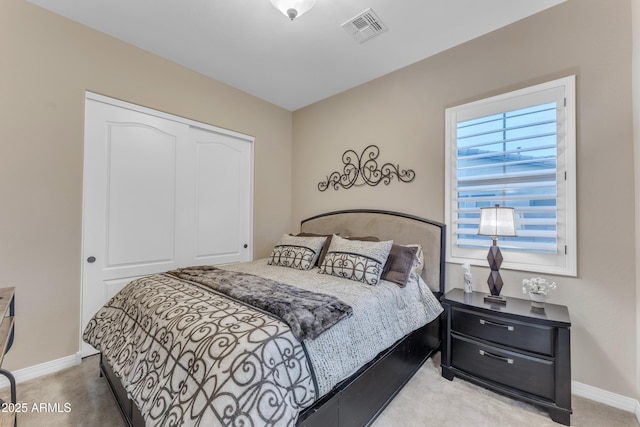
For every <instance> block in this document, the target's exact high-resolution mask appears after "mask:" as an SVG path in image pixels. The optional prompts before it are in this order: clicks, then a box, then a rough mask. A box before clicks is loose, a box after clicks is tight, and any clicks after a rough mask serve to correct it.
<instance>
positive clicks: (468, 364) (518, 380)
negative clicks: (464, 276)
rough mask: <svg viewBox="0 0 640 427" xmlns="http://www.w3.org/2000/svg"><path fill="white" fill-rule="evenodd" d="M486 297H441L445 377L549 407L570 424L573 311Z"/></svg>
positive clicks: (475, 294)
mask: <svg viewBox="0 0 640 427" xmlns="http://www.w3.org/2000/svg"><path fill="white" fill-rule="evenodd" d="M485 295H486V294H485V293H481V292H473V293H471V294H465V293H464V292H463V291H462V289H453V290H451V291H450V292H448V293H447V294H445V295H444V296H443V297H442V298H441V302H442V306H443V307H444V313H443V316H442V322H443V337H442V347H441V348H442V363H441V367H442V376H443V377H445V378H446V379H448V380H453V378H454V377H458V378H462V379H464V380H467V381H470V382H473V383H475V384H478V385H480V386H482V387H485V388H487V389H490V390H493V391H495V392H499V393H502V394H505V395H507V396H510V397H512V398H515V399H519V400H522V401H525V402H528V403H531V404H534V405H537V406H541V407H544V408H546V409H547V410H548V411H549V415H550V416H551V419H553V420H554V421H555V422H558V423H561V424H565V425H570V421H571V348H570V328H571V320H570V319H569V310H568V309H567V307H565V306H562V305H556V304H545V308H544V309H538V308H533V307H531V302H530V301H529V300H524V299H519V298H509V297H507V303H506V305H497V304H490V303H485V302H484V296H485Z"/></svg>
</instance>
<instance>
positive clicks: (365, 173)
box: [318, 145, 416, 191]
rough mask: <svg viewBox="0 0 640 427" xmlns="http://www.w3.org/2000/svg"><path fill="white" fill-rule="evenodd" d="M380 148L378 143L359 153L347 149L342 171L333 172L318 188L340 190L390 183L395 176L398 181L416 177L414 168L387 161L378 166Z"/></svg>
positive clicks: (411, 179) (343, 157)
mask: <svg viewBox="0 0 640 427" xmlns="http://www.w3.org/2000/svg"><path fill="white" fill-rule="evenodd" d="M379 155H380V149H379V148H378V147H377V146H376V145H369V146H368V147H367V148H365V149H364V150H363V151H362V154H360V155H358V153H356V152H355V151H353V150H347V151H345V152H344V153H343V154H342V163H344V167H343V168H342V173H340V172H339V171H335V172H332V173H331V175H329V176H328V177H327V180H326V181H321V182H319V183H318V190H320V191H325V190H326V189H327V188H329V187H333V188H334V189H335V190H339V189H340V187H342V188H344V189H349V188H351V187H353V186H356V187H361V186H363V185H370V186H372V187H374V186H376V185H378V184H380V183H381V182H383V183H384V184H385V185H389V183H390V182H391V180H392V179H393V178H397V179H398V181H402V182H411V181H413V179H414V178H415V177H416V173H415V172H414V171H413V170H412V169H400V166H399V165H393V164H391V163H385V164H383V165H382V166H380V167H378V161H377V160H378V156H379Z"/></svg>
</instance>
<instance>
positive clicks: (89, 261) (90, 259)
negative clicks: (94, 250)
mask: <svg viewBox="0 0 640 427" xmlns="http://www.w3.org/2000/svg"><path fill="white" fill-rule="evenodd" d="M87 262H88V263H89V264H93V263H94V262H96V257H94V256H90V257H89V258H87Z"/></svg>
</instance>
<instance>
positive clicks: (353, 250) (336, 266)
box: [320, 234, 393, 285]
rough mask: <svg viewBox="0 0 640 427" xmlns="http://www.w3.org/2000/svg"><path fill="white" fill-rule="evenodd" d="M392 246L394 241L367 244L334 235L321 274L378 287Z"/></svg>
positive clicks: (321, 267)
mask: <svg viewBox="0 0 640 427" xmlns="http://www.w3.org/2000/svg"><path fill="white" fill-rule="evenodd" d="M392 245H393V240H388V241H384V242H365V241H361V240H348V239H343V238H342V237H340V236H338V235H335V234H334V235H333V237H332V238H331V244H330V245H329V250H328V251H327V255H326V256H325V257H324V260H323V261H322V265H321V266H320V273H323V274H331V275H333V276H338V277H344V278H345V279H350V280H355V281H358V282H363V283H366V284H369V285H377V284H378V283H379V282H380V276H381V275H382V270H383V269H384V264H385V263H386V262H387V257H388V256H389V251H391V246H392Z"/></svg>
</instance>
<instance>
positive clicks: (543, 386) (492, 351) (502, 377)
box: [451, 335, 555, 400]
mask: <svg viewBox="0 0 640 427" xmlns="http://www.w3.org/2000/svg"><path fill="white" fill-rule="evenodd" d="M451 364H452V366H455V367H456V368H458V369H461V370H463V371H466V372H468V373H470V374H471V375H474V376H476V377H479V378H484V379H487V380H491V381H495V382H497V383H500V384H503V385H506V386H509V387H513V388H515V389H518V390H522V391H524V392H527V393H531V394H535V395H537V396H540V397H544V398H547V399H551V400H553V399H554V398H555V396H554V389H555V384H554V369H555V366H554V362H553V361H552V360H546V359H541V358H537V357H531V356H527V355H524V354H519V353H515V352H512V351H507V350H503V349H500V348H498V347H493V346H490V345H484V344H482V343H479V342H476V341H473V340H470V339H467V338H465V337H460V336H457V335H452V336H451Z"/></svg>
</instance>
